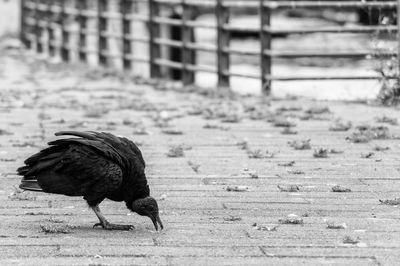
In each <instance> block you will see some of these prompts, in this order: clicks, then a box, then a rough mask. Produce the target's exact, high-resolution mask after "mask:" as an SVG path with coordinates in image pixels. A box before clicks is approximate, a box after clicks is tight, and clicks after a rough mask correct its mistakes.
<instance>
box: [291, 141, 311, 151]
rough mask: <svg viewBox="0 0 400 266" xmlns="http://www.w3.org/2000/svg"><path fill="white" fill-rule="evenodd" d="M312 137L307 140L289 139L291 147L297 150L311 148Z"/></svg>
mask: <svg viewBox="0 0 400 266" xmlns="http://www.w3.org/2000/svg"><path fill="white" fill-rule="evenodd" d="M310 142H311V139H307V140H293V141H289V142H288V144H289V146H290V147H292V148H294V149H295V150H310V149H311V143H310Z"/></svg>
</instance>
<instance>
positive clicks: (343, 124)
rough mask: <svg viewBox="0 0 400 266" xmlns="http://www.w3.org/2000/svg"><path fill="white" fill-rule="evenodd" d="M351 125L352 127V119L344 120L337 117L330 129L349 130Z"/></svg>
mask: <svg viewBox="0 0 400 266" xmlns="http://www.w3.org/2000/svg"><path fill="white" fill-rule="evenodd" d="M351 127H352V123H351V122H350V121H343V120H341V119H337V120H335V121H334V122H333V124H332V125H331V126H330V127H329V130H330V131H348V130H349V129H350V128H351Z"/></svg>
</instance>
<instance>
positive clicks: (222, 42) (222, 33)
mask: <svg viewBox="0 0 400 266" xmlns="http://www.w3.org/2000/svg"><path fill="white" fill-rule="evenodd" d="M215 14H216V16H217V72H218V86H219V87H229V63H230V62H229V61H230V60H229V52H228V51H227V49H228V48H229V39H230V34H229V31H227V30H226V29H225V28H224V26H225V24H228V23H229V9H228V8H227V7H226V6H224V5H223V0H217V6H216V12H215Z"/></svg>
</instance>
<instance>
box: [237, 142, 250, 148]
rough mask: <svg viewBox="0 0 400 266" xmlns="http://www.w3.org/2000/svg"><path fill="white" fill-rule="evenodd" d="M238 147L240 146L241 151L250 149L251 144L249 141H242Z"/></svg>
mask: <svg viewBox="0 0 400 266" xmlns="http://www.w3.org/2000/svg"><path fill="white" fill-rule="evenodd" d="M236 146H238V147H239V148H240V149H241V150H248V149H249V143H248V141H247V140H242V141H239V142H237V143H236Z"/></svg>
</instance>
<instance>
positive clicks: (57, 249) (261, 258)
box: [0, 51, 400, 265]
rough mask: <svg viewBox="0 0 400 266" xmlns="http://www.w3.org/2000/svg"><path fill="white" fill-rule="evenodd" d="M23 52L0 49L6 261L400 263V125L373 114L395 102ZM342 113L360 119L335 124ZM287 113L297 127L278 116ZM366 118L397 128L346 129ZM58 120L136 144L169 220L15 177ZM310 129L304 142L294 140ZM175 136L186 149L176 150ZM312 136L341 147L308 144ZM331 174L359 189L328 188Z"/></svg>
mask: <svg viewBox="0 0 400 266" xmlns="http://www.w3.org/2000/svg"><path fill="white" fill-rule="evenodd" d="M16 54H18V52H16V51H7V52H5V51H2V52H1V55H0V59H1V62H2V64H1V65H0V78H1V79H0V87H1V89H0V94H1V102H0V109H1V116H0V120H1V124H0V129H1V131H0V133H1V136H0V145H1V146H0V161H1V164H0V178H1V179H0V182H1V186H0V198H1V201H0V209H1V211H0V216H1V224H0V246H1V248H0V264H1V265H142V264H144V265H189V264H191V265H321V264H328V265H331V264H335V265H399V264H400V256H399V254H400V213H399V207H398V203H399V202H398V201H397V202H396V201H395V198H397V197H400V141H399V139H396V138H393V136H398V135H400V127H399V126H396V125H390V124H381V123H377V122H376V121H375V118H376V117H382V116H383V115H386V116H387V117H400V110H395V109H389V108H381V107H374V106H367V105H365V104H359V103H342V102H331V103H327V102H312V101H307V100H304V99H297V100H294V99H289V98H288V99H283V100H277V99H276V100H273V101H268V100H261V99H259V98H242V99H231V100H228V99H227V98H225V99H221V98H218V95H211V96H210V95H208V96H204V95H199V94H194V93H191V94H189V93H181V92H172V91H171V89H173V88H167V89H168V91H165V89H166V88H165V86H157V90H155V89H154V88H152V87H151V86H149V85H144V84H142V85H135V84H133V83H132V82H130V81H127V80H125V81H124V80H123V79H121V78H119V77H118V75H115V74H113V73H108V74H107V73H105V72H104V71H95V72H93V71H91V72H90V71H87V70H86V69H85V68H84V67H82V66H74V67H72V68H69V69H67V68H66V67H63V66H57V65H48V64H46V63H45V62H43V61H40V60H34V59H32V57H31V56H26V55H24V54H23V56H20V55H16ZM168 87H170V86H168ZM316 106H318V107H324V106H326V107H328V108H329V110H330V112H324V110H323V109H322V110H321V108H319V109H320V110H317V109H318V108H317V109H316V108H314V107H316ZM312 107H313V109H311V110H309V112H311V113H313V114H311V115H309V114H307V112H306V111H307V110H308V109H309V108H312ZM285 108H286V109H291V110H289V111H287V110H286V111H285V110H282V109H285ZM318 111H319V112H318ZM325 111H326V110H325ZM315 113H321V114H315ZM281 117H289V118H288V120H283V119H282V118H281ZM335 118H342V119H344V120H345V121H351V122H352V125H353V127H352V128H351V129H350V130H348V131H330V130H329V127H330V126H331V125H332V123H333V120H334V119H335ZM288 122H290V123H295V124H296V126H294V127H293V130H295V131H298V134H295V135H286V134H281V131H282V129H283V128H282V127H276V126H274V124H275V125H280V124H281V125H283V124H287V123H288ZM361 124H369V125H372V126H376V125H378V126H386V127H387V128H388V129H387V130H389V131H387V130H386V129H385V128H372V129H367V130H364V131H360V132H361V133H360V135H358V138H357V139H358V140H365V141H368V142H366V143H353V142H352V141H351V140H346V137H349V136H352V134H353V132H355V131H356V129H355V127H356V126H358V125H361ZM62 129H76V130H104V131H109V132H112V133H115V134H119V135H125V136H127V137H129V138H131V139H132V140H134V141H136V142H137V143H138V144H140V147H141V149H142V151H143V154H144V157H145V160H146V162H147V176H148V179H149V182H150V185H151V190H152V195H153V196H154V197H155V198H157V199H158V200H159V205H160V209H161V218H162V220H163V222H164V225H165V230H164V231H162V232H155V231H154V229H153V226H152V224H151V222H150V221H149V220H148V219H146V218H142V217H139V216H138V215H136V214H131V213H130V212H129V211H128V210H127V209H126V208H125V206H124V204H121V203H114V202H110V201H105V202H104V203H103V204H102V209H103V211H104V213H105V215H106V217H108V219H109V220H110V221H112V222H120V223H132V224H134V225H135V227H136V229H135V230H133V231H129V232H110V231H104V230H102V229H99V228H96V229H93V228H92V225H93V224H94V223H95V222H97V218H96V217H95V215H94V214H93V213H92V211H91V210H89V209H88V207H87V206H86V203H85V202H84V201H83V200H82V199H80V198H69V197H64V196H57V195H46V194H39V193H36V194H35V193H27V192H21V191H18V190H17V189H15V186H17V185H18V183H19V180H20V177H18V176H16V175H15V169H16V168H17V167H18V166H20V165H21V164H22V161H23V159H24V158H26V157H27V156H28V155H30V154H32V153H34V152H36V151H37V150H38V149H39V148H40V147H43V146H44V145H45V142H47V141H48V140H51V139H54V136H53V134H54V132H56V131H58V130H62ZM179 133H182V134H179ZM146 134H147V135H146ZM371 138H380V139H375V140H371ZM382 138H383V139H382ZM307 139H310V144H311V149H308V150H295V149H294V148H292V147H290V146H289V145H288V141H293V140H307ZM171 145H181V146H179V147H176V146H175V151H174V154H172V155H179V154H178V153H179V152H180V150H179V149H181V151H182V150H183V153H184V156H182V157H169V156H168V155H167V154H168V153H169V149H170V146H171ZM386 147H387V148H388V149H387V150H386ZM318 148H326V149H329V150H331V149H334V150H336V152H340V151H343V153H339V154H334V153H328V158H314V157H313V153H314V150H315V149H318ZM257 149H259V151H257ZM378 150H379V151H378ZM267 151H268V152H267ZM369 152H372V153H373V154H369ZM322 154H323V152H322ZM250 157H262V158H250ZM270 157H271V158H270ZM362 157H367V158H362ZM292 161H293V162H292ZM290 165H291V166H290ZM335 185H340V186H341V188H339V189H344V190H345V189H350V190H351V191H350V192H333V191H332V187H334V186H335ZM232 189H233V190H236V189H238V190H244V191H229V190H232ZM290 191H292V192H290ZM380 200H382V201H385V200H392V201H389V202H386V203H392V204H394V205H389V204H384V203H381V202H380ZM396 203H397V205H396ZM294 215H297V216H294ZM296 222H297V223H298V224H292V223H296ZM328 225H329V226H330V227H334V229H329V228H327V227H328ZM341 227H343V228H341ZM335 228H336V229H335Z"/></svg>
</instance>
